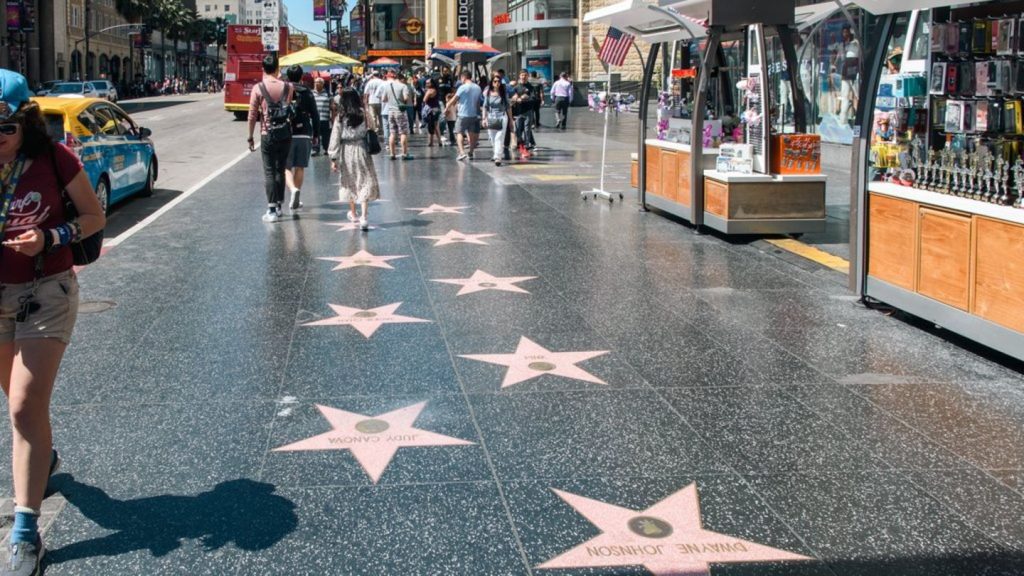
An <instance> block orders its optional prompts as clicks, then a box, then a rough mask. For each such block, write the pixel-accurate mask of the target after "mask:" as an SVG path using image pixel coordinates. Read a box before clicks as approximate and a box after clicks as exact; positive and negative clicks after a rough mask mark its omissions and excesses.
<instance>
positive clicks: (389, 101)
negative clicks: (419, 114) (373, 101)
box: [377, 70, 414, 160]
mask: <svg viewBox="0 0 1024 576" xmlns="http://www.w3.org/2000/svg"><path fill="white" fill-rule="evenodd" d="M377 97H378V98H379V99H380V102H381V107H382V111H383V114H384V118H385V119H386V121H387V124H388V131H389V132H390V135H389V137H388V151H389V152H390V153H391V159H392V160H394V159H395V158H396V156H395V140H396V139H398V140H400V141H401V144H402V160H412V155H411V154H409V113H408V107H409V106H412V103H413V102H414V97H413V92H412V89H410V88H409V86H407V85H406V84H405V83H404V82H402V81H401V77H400V75H398V74H396V73H395V72H393V71H391V70H389V71H388V80H387V82H384V83H382V84H381V85H380V87H379V88H377Z"/></svg>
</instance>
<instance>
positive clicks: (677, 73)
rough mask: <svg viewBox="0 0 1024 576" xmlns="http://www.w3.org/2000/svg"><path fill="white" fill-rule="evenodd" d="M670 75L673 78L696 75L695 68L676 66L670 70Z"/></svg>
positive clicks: (693, 76) (694, 76)
mask: <svg viewBox="0 0 1024 576" xmlns="http://www.w3.org/2000/svg"><path fill="white" fill-rule="evenodd" d="M672 77H673V78H696V77H697V69H696V68H676V69H674V70H672Z"/></svg>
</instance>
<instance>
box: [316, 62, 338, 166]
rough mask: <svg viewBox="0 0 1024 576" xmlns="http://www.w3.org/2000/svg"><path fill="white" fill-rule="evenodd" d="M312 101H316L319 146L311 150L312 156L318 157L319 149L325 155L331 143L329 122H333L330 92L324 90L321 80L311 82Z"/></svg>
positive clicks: (322, 80)
mask: <svg viewBox="0 0 1024 576" xmlns="http://www.w3.org/2000/svg"><path fill="white" fill-rule="evenodd" d="M313 99H314V100H316V111H317V117H318V120H319V122H320V128H319V130H318V131H317V137H318V139H319V141H320V146H316V147H315V148H314V149H313V156H319V155H320V150H321V149H323V151H324V154H327V147H328V146H330V143H331V121H332V120H333V119H332V118H331V106H332V100H333V99H332V98H331V94H330V92H328V91H327V90H326V87H325V84H324V79H323V78H317V79H316V80H314V81H313Z"/></svg>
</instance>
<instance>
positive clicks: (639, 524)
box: [538, 484, 811, 576]
mask: <svg viewBox="0 0 1024 576" xmlns="http://www.w3.org/2000/svg"><path fill="white" fill-rule="evenodd" d="M554 492H555V494H558V496H559V497H560V498H561V499H562V500H564V501H565V502H566V503H568V504H569V505H570V506H572V507H573V508H574V509H575V510H576V511H577V512H579V513H580V514H581V515H582V516H584V517H585V518H586V519H587V520H588V521H590V523H591V524H593V525H594V526H595V527H597V529H598V530H600V531H601V534H600V535H598V536H595V537H594V538H591V539H590V540H588V541H586V542H584V543H583V544H580V545H579V546H576V547H575V548H573V549H571V550H569V551H568V552H565V553H563V554H560V555H559V556H556V557H555V558H552V559H551V560H548V561H547V562H544V563H543V564H541V565H540V566H538V568H541V569H553V568H596V567H614V566H643V567H645V568H647V569H648V570H650V571H651V573H652V574H654V575H655V576H670V575H671V576H677V575H685V576H711V568H710V564H729V563H740V562H778V561H793V560H811V558H808V557H807V556H801V555H800V554H794V553H792V552H787V551H785V550H779V549H776V548H770V547H768V546H764V545H761V544H757V543H754V542H748V541H746V540H741V539H739V538H734V537H732V536H727V535H725V534H719V533H717V532H712V531H710V530H705V529H704V528H703V526H702V525H701V517H700V503H699V499H698V496H697V485H696V484H690V485H689V486H687V487H686V488H683V489H682V490H680V491H678V492H676V493H675V494H672V495H671V496H669V497H667V498H665V499H664V500H662V501H661V502H658V503H657V504H655V505H654V506H651V507H650V508H648V509H646V510H643V511H641V512H637V511H634V510H630V509H628V508H622V507H620V506H615V505H612V504H607V503H605V502H599V501H597V500H591V499H590V498H584V497H583V496H577V495H575V494H570V493H568V492H562V491H560V490H554Z"/></svg>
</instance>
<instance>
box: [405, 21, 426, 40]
mask: <svg viewBox="0 0 1024 576" xmlns="http://www.w3.org/2000/svg"><path fill="white" fill-rule="evenodd" d="M405 31H406V32H408V33H409V34H411V35H412V36H416V35H418V34H419V33H420V32H423V20H420V19H419V18H415V17H413V18H409V19H408V20H406V21H405Z"/></svg>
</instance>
